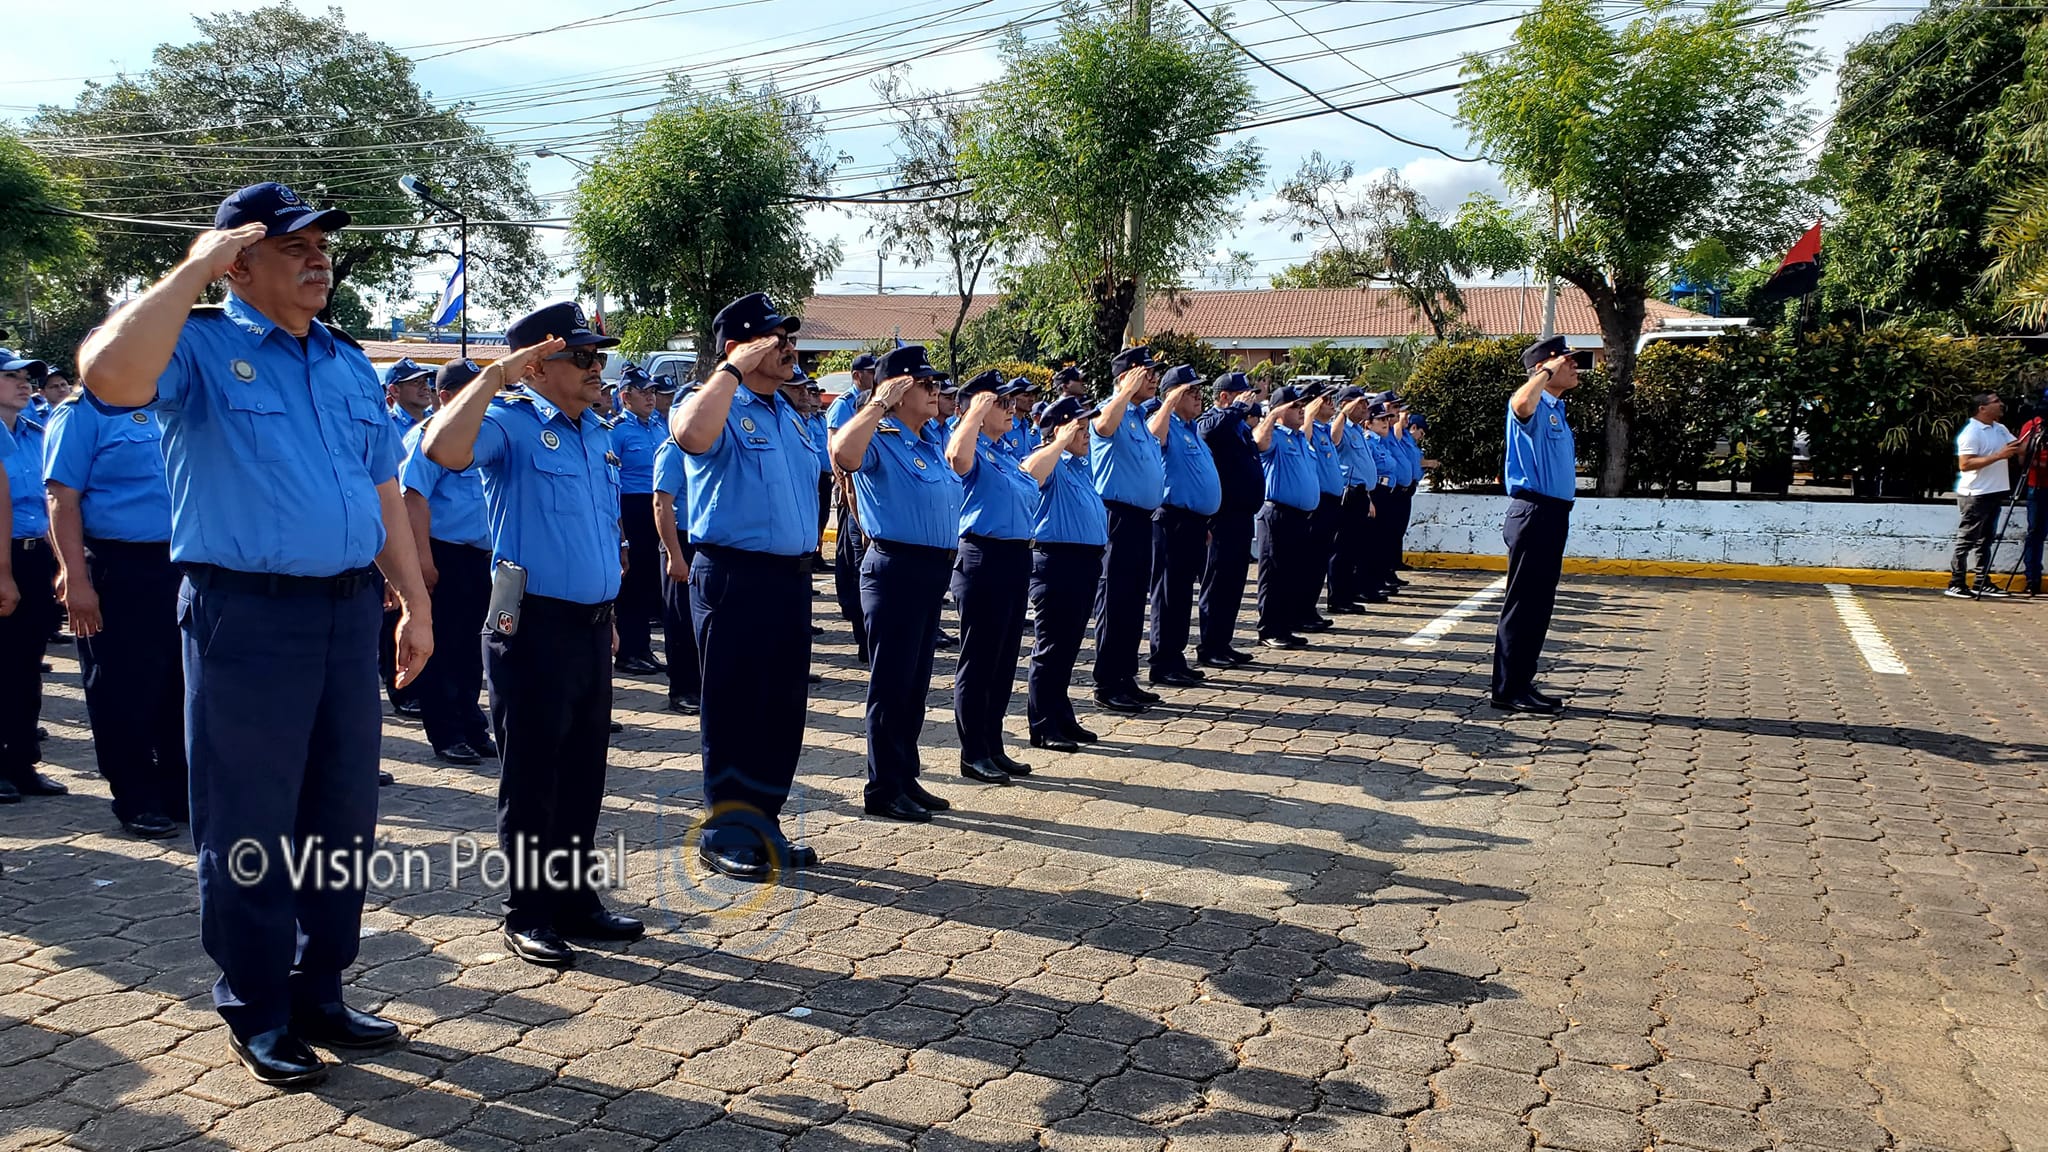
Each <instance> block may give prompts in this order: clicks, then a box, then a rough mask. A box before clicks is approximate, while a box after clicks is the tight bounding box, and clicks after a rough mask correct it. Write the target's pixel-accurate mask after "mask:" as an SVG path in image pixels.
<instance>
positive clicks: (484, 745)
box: [468, 736, 498, 760]
mask: <svg viewBox="0 0 2048 1152" xmlns="http://www.w3.org/2000/svg"><path fill="white" fill-rule="evenodd" d="M468 743H469V746H470V747H471V748H474V749H476V754H477V755H479V756H481V757H483V758H484V759H486V760H496V759H497V758H498V742H497V741H495V740H493V739H491V738H490V737H489V736H483V737H478V738H476V739H472V740H470V741H469V742H468Z"/></svg>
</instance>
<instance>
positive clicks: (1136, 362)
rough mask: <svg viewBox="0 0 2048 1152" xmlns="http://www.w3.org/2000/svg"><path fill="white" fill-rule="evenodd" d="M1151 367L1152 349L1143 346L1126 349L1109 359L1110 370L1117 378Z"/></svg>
mask: <svg viewBox="0 0 2048 1152" xmlns="http://www.w3.org/2000/svg"><path fill="white" fill-rule="evenodd" d="M1151 366H1152V349H1151V348H1149V347H1147V346H1146V345H1143V344H1140V345H1138V346H1137V347H1136V348H1126V349H1124V350H1123V351H1121V352H1119V353H1117V354H1116V355H1115V356H1112V357H1110V359H1109V370H1110V372H1111V373H1113V374H1115V375H1117V376H1121V375H1123V374H1124V373H1126V372H1129V371H1130V370H1131V369H1133V368H1150V367H1151Z"/></svg>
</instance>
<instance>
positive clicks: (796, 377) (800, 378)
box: [789, 364, 811, 384]
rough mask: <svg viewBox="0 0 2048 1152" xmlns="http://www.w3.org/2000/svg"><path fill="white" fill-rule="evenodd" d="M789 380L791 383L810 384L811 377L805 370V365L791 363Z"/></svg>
mask: <svg viewBox="0 0 2048 1152" xmlns="http://www.w3.org/2000/svg"><path fill="white" fill-rule="evenodd" d="M789 382H790V383H791V384H809V383H810V382H811V378H810V376H809V374H807V373H806V372H805V371H804V366H803V365H801V364H791V365H790V366H789Z"/></svg>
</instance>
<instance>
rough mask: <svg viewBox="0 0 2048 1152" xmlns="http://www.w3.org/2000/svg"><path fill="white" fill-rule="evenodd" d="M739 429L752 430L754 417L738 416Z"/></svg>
mask: <svg viewBox="0 0 2048 1152" xmlns="http://www.w3.org/2000/svg"><path fill="white" fill-rule="evenodd" d="M740 430H741V431H744V432H752V431H753V430H754V418H753V417H752V416H742V417H740Z"/></svg>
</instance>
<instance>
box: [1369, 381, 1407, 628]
mask: <svg viewBox="0 0 2048 1152" xmlns="http://www.w3.org/2000/svg"><path fill="white" fill-rule="evenodd" d="M1380 395H1385V393H1381V394H1380ZM1365 411H1366V425H1365V426H1366V434H1365V447H1366V450H1367V451H1368V452H1370V453H1371V454H1372V460H1373V468H1374V470H1375V471H1377V472H1378V473H1379V478H1380V479H1379V484H1378V485H1377V486H1376V487H1374V488H1373V490H1372V510H1373V520H1372V523H1373V531H1372V535H1371V538H1370V539H1371V544H1370V545H1369V546H1368V547H1367V550H1366V562H1365V575H1364V577H1363V578H1362V579H1361V584H1362V585H1363V587H1364V588H1365V597H1364V598H1365V600H1366V601H1367V602H1368V603H1373V604H1383V603H1385V602H1386V600H1387V598H1388V597H1389V596H1392V595H1393V594H1394V593H1395V592H1397V591H1399V590H1400V587H1401V585H1400V577H1399V576H1397V575H1396V574H1395V572H1394V568H1395V564H1396V562H1397V561H1398V560H1399V558H1400V554H1399V551H1398V548H1399V545H1398V543H1397V542H1396V541H1395V539H1394V525H1395V524H1396V523H1397V522H1398V521H1399V520H1400V515H1401V512H1400V503H1399V501H1400V492H1399V483H1400V479H1401V476H1402V475H1403V473H1404V469H1403V467H1402V464H1403V457H1402V456H1401V454H1400V452H1399V451H1398V450H1396V449H1395V447H1394V442H1393V429H1394V416H1393V413H1391V412H1389V411H1387V405H1386V402H1385V401H1384V400H1380V399H1377V398H1373V399H1370V400H1369V402H1368V403H1367V405H1366V410H1365Z"/></svg>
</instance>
